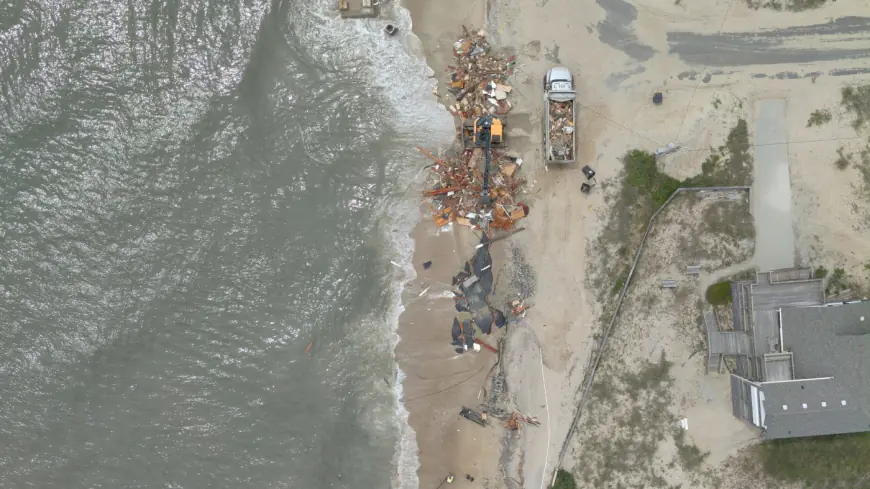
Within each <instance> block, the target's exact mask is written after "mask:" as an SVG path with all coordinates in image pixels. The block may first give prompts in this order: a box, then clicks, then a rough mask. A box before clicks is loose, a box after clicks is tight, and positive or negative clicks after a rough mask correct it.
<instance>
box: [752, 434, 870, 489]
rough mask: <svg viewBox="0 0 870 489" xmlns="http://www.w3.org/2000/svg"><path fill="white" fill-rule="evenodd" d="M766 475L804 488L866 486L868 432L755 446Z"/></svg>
mask: <svg viewBox="0 0 870 489" xmlns="http://www.w3.org/2000/svg"><path fill="white" fill-rule="evenodd" d="M755 450H756V452H757V456H758V458H760V460H761V464H762V467H763V469H764V471H765V472H766V473H767V475H769V476H771V477H774V478H776V479H779V480H782V481H788V482H793V483H798V484H800V485H802V486H803V487H806V488H807V489H822V488H834V487H843V488H847V487H848V488H853V487H867V480H866V479H867V477H868V475H867V474H868V468H867V454H868V453H870V433H857V434H851V435H835V436H817V437H813V438H795V439H786V440H774V441H769V442H765V443H762V444H761V445H758V446H757V447H755Z"/></svg>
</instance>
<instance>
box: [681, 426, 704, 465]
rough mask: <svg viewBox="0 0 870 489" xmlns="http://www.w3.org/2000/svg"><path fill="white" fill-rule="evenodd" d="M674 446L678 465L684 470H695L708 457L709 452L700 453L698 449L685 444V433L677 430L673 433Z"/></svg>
mask: <svg viewBox="0 0 870 489" xmlns="http://www.w3.org/2000/svg"><path fill="white" fill-rule="evenodd" d="M674 444H675V445H676V446H677V457H678V458H679V460H680V465H682V466H683V469H685V470H697V469H698V468H699V467H701V464H703V463H704V460H705V459H706V458H707V456H708V455H710V452H702V451H701V449H700V448H698V447H697V446H695V445H692V444H690V443H687V442H686V431H685V430H682V429H677V431H676V432H675V433H674Z"/></svg>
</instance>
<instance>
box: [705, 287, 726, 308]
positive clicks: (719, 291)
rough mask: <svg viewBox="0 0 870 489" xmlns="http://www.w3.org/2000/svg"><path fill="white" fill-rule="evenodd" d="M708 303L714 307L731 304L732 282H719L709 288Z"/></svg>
mask: <svg viewBox="0 0 870 489" xmlns="http://www.w3.org/2000/svg"><path fill="white" fill-rule="evenodd" d="M707 302H709V303H710V304H712V305H714V306H724V305H727V304H731V282H719V283H715V284H713V285H711V286H709V287H707Z"/></svg>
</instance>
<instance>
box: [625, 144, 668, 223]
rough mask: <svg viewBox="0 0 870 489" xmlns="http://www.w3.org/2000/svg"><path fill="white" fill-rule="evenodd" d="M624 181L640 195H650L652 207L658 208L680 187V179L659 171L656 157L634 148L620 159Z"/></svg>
mask: <svg viewBox="0 0 870 489" xmlns="http://www.w3.org/2000/svg"><path fill="white" fill-rule="evenodd" d="M622 162H623V164H624V165H625V183H626V184H627V185H629V186H631V187H633V188H635V189H636V190H637V192H638V193H639V194H641V195H647V196H649V197H650V199H651V202H652V207H653V209H658V208H659V207H661V206H662V204H664V203H665V202H666V201H667V200H668V198H670V196H671V195H672V194H673V193H674V192H676V191H677V189H678V188H679V187H680V181H679V180H677V179H675V178H673V177H671V176H670V175H668V174H666V173H663V172H661V171H659V169H658V166H657V165H656V157H655V155H654V154H652V153H650V152H649V151H642V150H639V149H635V150H632V151H629V152H628V153H627V154H626V155H625V157H624V158H623V159H622Z"/></svg>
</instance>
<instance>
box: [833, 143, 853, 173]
mask: <svg viewBox="0 0 870 489" xmlns="http://www.w3.org/2000/svg"><path fill="white" fill-rule="evenodd" d="M837 155H838V158H837V159H836V160H835V161H834V166H836V167H837V168H839V169H840V170H845V169H846V168H849V165H850V164H851V163H852V154H851V153H850V154H848V155H847V154H846V153H845V152H844V151H843V147H842V146H841V147H840V148H839V149H838V150H837Z"/></svg>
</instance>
